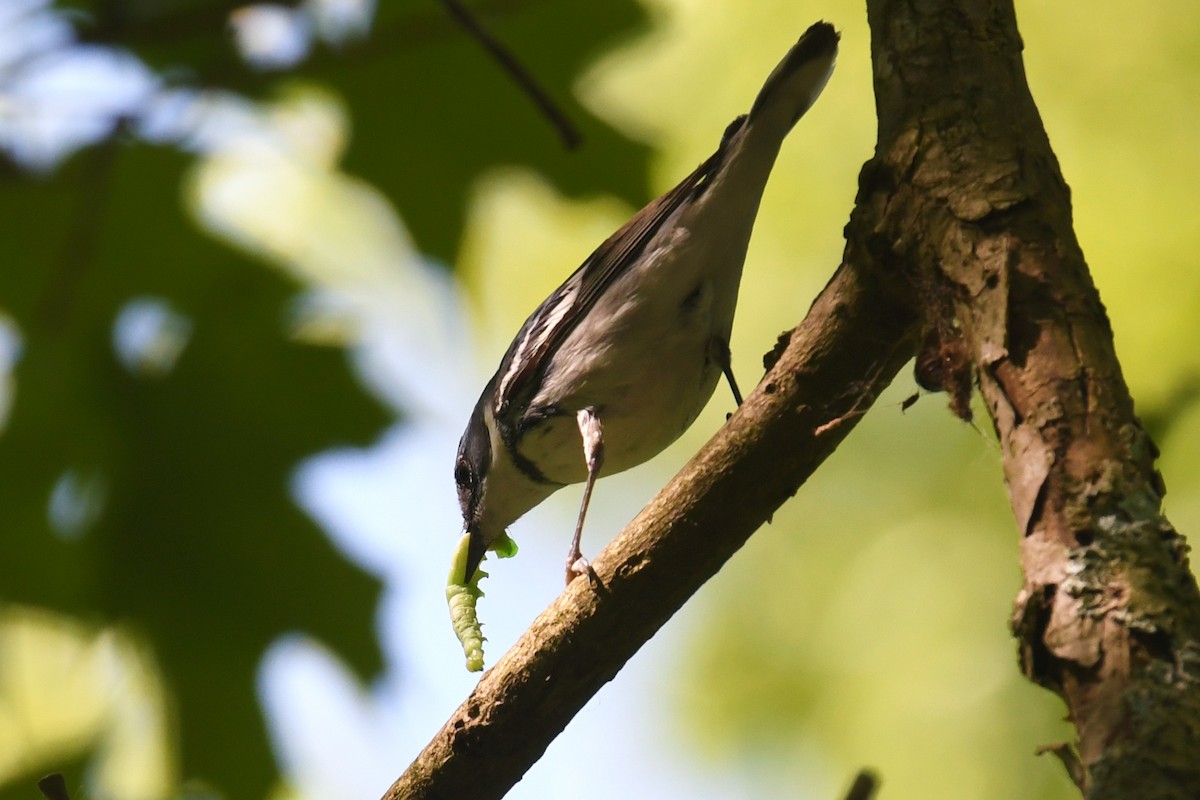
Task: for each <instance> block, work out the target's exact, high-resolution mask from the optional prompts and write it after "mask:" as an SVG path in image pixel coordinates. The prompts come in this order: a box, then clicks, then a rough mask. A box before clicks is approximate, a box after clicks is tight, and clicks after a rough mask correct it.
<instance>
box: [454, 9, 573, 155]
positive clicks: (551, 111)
mask: <svg viewBox="0 0 1200 800" xmlns="http://www.w3.org/2000/svg"><path fill="white" fill-rule="evenodd" d="M442 5H444V6H445V7H446V10H447V11H449V12H450V15H451V16H452V17H454V19H455V21H456V22H458V24H459V25H461V26H462V28H463V30H465V31H466V32H467V33H469V34H471V36H473V37H475V40H476V41H477V42H479V44H481V45H482V46H483V49H485V50H487V51H488V53H489V54H491V56H492V58H494V59H496V63H498V64H499V65H500V66H501V67H502V68H503V69H504V71H505V72H507V73H508V74H509V76H510V77H511V78H512V79H513V80H514V81H516V83H517V86H519V87H521V90H522V91H524V92H525V94H527V95H528V96H529V99H530V100H532V101H533V102H534V105H536V106H537V107H538V110H539V111H541V112H542V114H543V115H544V116H545V117H546V119H548V120H550V124H551V125H553V126H554V128H555V130H557V131H558V135H559V138H561V139H562V143H563V146H564V147H565V148H567V149H568V150H574V149H575V148H576V147H578V146H579V145H580V144H581V143H582V142H583V136H582V135H581V134H580V133H579V129H578V128H576V127H575V125H574V124H573V123H572V122H571V120H570V119H568V118H567V115H566V112H564V111H563V110H562V109H561V108H559V107H558V104H557V103H555V102H554V100H553V99H552V98H551V97H550V95H549V93H548V92H547V91H546V90H545V89H543V88H542V86H541V85H540V84H539V83H538V82H537V80H536V79H535V78H534V77H533V75H532V74H531V73H530V72H529V70H527V69H526V68H525V67H524V65H523V64H521V62H520V61H519V60H518V59H517V57H516V55H515V54H514V53H513V52H512V51H511V50H509V49H508V48H507V47H505V46H504V45H503V44H502V43H501V42H500V40H499V39H497V38H496V37H495V36H493V35H492V34H491V33H490V32H489V31H488V30H487V29H486V28H485V27H483V24H482V23H480V21H479V20H478V19H476V17H475V15H474V14H472V13H471V11H470V10H469V9H467V7H466V6H464V5H463V4H462V3H460V2H458V0H442Z"/></svg>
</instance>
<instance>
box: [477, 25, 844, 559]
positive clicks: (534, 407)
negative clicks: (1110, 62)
mask: <svg viewBox="0 0 1200 800" xmlns="http://www.w3.org/2000/svg"><path fill="white" fill-rule="evenodd" d="M837 43H838V34H837V33H836V31H835V30H834V28H833V26H831V25H829V24H828V23H824V22H819V23H817V24H815V25H813V26H812V27H811V28H809V29H808V31H806V32H805V34H804V35H803V36H802V37H801V38H800V39H799V41H797V43H796V44H795V45H794V46H793V47H792V49H791V50H790V51H789V52H788V54H787V56H785V57H784V59H783V61H782V62H780V64H779V66H777V67H776V68H775V70H774V71H773V72H772V73H771V75H770V76H769V77H768V78H767V80H766V83H765V84H764V85H763V88H762V90H761V91H760V92H759V94H758V97H757V98H756V99H755V101H754V104H753V106H752V107H751V109H750V113H749V114H747V115H744V116H741V117H738V118H737V119H735V120H734V121H733V122H732V123H730V124H729V126H728V127H727V128H726V130H725V134H724V136H723V137H722V139H721V144H720V146H719V147H718V148H717V150H716V152H715V153H714V154H713V155H712V156H710V157H709V158H708V159H707V160H706V161H705V162H704V163H703V164H701V165H700V166H699V167H697V169H696V170H695V171H694V172H693V173H692V174H691V175H689V176H688V177H686V178H685V179H684V180H683V181H682V182H681V183H680V184H679V185H678V186H676V187H675V188H674V189H671V190H670V191H668V192H667V193H666V194H664V195H663V196H662V197H660V198H658V199H657V200H655V201H653V202H652V203H650V204H649V205H647V206H646V207H645V208H644V209H642V210H641V211H640V212H638V213H637V214H636V215H635V216H634V217H633V218H632V219H630V220H629V222H627V223H626V224H625V225H624V226H623V227H622V228H621V229H620V230H618V231H617V232H616V233H614V234H613V235H612V236H610V237H609V238H608V240H607V241H605V242H604V243H603V244H601V245H600V246H599V247H598V248H597V249H596V251H595V252H593V253H592V254H591V255H590V256H589V257H588V258H587V260H586V261H584V262H583V265H582V266H580V267H579V269H577V270H576V271H575V272H574V273H573V274H572V275H571V276H570V277H569V278H567V280H566V281H565V282H564V283H563V284H562V285H561V286H560V287H558V289H556V290H555V291H554V292H553V293H552V294H551V295H550V296H549V297H547V298H546V300H545V301H543V302H542V304H541V305H540V306H538V308H537V309H536V310H535V311H534V312H533V314H532V315H530V317H529V319H527V320H526V321H525V324H524V325H522V326H521V329H520V331H519V332H518V333H517V336H516V338H515V339H514V340H513V342H512V344H511V345H510V346H509V348H508V351H507V352H506V353H505V355H504V358H503V359H502V360H501V362H500V366H499V368H498V369H497V370H496V374H495V375H494V376H493V377H492V379H491V381H490V382H489V383H488V385H487V386H486V387H485V388H484V390H483V393H482V394H481V396H480V398H479V402H478V403H477V404H476V406H475V409H474V412H473V413H472V415H471V419H470V421H469V423H468V425H467V429H466V432H465V433H464V434H463V437H462V440H461V442H460V444H459V450H458V457H457V459H456V462H455V470H454V476H455V481H456V483H457V485H458V494H459V502H460V505H461V507H462V512H463V520H464V525H465V527H466V531H467V534H468V535H469V537H470V546H469V549H468V557H467V570H466V577H467V579H469V578H470V577H471V576H472V575H473V574H474V572H475V570H476V568H477V567H478V566H479V562H480V560H481V559H482V558H483V555H484V553H485V552H486V550H487V548H488V547H489V546H490V545H491V544H492V543H493V542H494V541H495V540H496V539H498V538H499V537H500V536H501V534H503V533H504V531H505V529H506V528H507V527H508V526H509V525H510V524H511V523H513V522H515V521H516V520H517V519H518V518H519V517H521V516H522V515H523V514H525V512H527V511H529V510H530V509H532V508H533V507H535V506H537V505H538V504H539V503H541V502H542V501H543V500H545V499H546V498H547V497H549V496H550V495H551V494H553V493H554V492H555V491H557V490H558V489H560V488H562V487H563V486H566V485H568V484H572V483H580V482H582V481H584V480H585V479H587V478H588V466H587V464H586V463H585V460H584V457H583V452H584V450H583V445H582V443H581V430H582V429H583V427H584V416H589V417H590V419H591V423H592V425H593V426H594V434H595V435H599V431H600V429H601V428H602V431H603V434H602V436H603V467H602V472H603V474H605V475H611V474H615V473H617V472H621V471H623V470H625V469H628V468H630V467H634V466H637V465H638V464H641V463H642V462H644V461H647V460H649V459H650V458H652V457H653V456H655V455H657V454H658V453H659V452H661V451H662V450H663V449H664V448H666V447H667V445H669V444H671V443H672V442H674V441H675V440H676V439H677V438H678V437H679V436H680V435H681V434H682V433H683V432H684V430H686V429H687V428H688V426H689V425H691V423H692V422H693V421H694V420H695V419H696V417H697V415H699V413H700V411H701V410H702V409H703V408H704V406H705V404H707V402H708V400H709V398H710V397H711V396H712V393H713V390H714V389H715V387H716V384H717V382H718V381H719V380H720V377H721V374H722V372H723V371H727V369H728V347H729V335H730V332H731V330H732V327H733V317H734V309H735V307H736V305H737V296H738V286H739V284H740V282H741V275H742V265H743V262H744V260H745V256H746V248H747V245H748V243H749V240H750V233H751V230H752V228H753V226H754V219H755V216H756V215H757V213H758V205H759V200H760V198H761V196H762V191H763V187H764V186H765V185H766V182H767V178H768V176H769V175H770V172H771V168H772V167H773V166H774V163H775V158H776V156H777V154H778V152H779V148H780V145H781V144H782V142H783V139H784V137H786V136H787V134H788V132H789V131H790V130H791V129H792V127H793V125H795V123H796V122H797V121H798V120H799V119H800V117H801V116H802V115H803V114H804V112H805V111H807V110H808V108H809V107H810V106H811V105H812V103H813V102H814V101H815V100H816V98H817V96H818V95H819V94H820V93H821V90H822V89H823V88H824V86H825V83H826V81H827V80H828V78H829V75H830V73H831V71H832V69H833V64H834V60H835V57H836V55H837ZM735 395H736V388H735ZM580 412H583V416H579V417H578V419H577V415H580ZM593 478H594V476H593ZM590 485H591V482H589V484H588V486H589V488H590ZM585 507H586V504H585ZM582 517H583V512H582V510H581V515H580V524H581V525H582Z"/></svg>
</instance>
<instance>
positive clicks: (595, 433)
mask: <svg viewBox="0 0 1200 800" xmlns="http://www.w3.org/2000/svg"><path fill="white" fill-rule="evenodd" d="M575 421H576V422H578V423H579V434H580V435H581V436H582V437H583V460H584V463H586V464H587V483H585V484H584V485H583V501H582V502H581V503H580V504H579V521H578V522H576V523H575V536H574V537H573V538H572V539H571V549H570V550H569V551H568V552H567V583H568V584H570V583H571V581H573V580H575V579H576V578H577V577H579V576H580V575H591V574H592V565H591V564H589V563H588V560H587V559H586V558H584V557H583V553H582V552H580V550H579V539H580V537H581V536H583V519H584V517H586V516H587V510H588V503H589V502H591V499H592V487H593V486H595V485H596V478H597V477H598V476H599V474H600V465H601V464H603V463H604V431H603V430H602V429H601V427H600V418H599V417H597V416H596V413H595V410H594V409H591V408H583V409H580V410H579V413H577V414H576V415H575Z"/></svg>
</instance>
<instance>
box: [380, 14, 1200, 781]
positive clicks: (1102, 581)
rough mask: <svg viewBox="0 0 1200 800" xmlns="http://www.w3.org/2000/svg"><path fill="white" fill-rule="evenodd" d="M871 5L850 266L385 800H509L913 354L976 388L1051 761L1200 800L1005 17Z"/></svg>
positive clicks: (946, 386) (1045, 163) (1184, 648)
mask: <svg viewBox="0 0 1200 800" xmlns="http://www.w3.org/2000/svg"><path fill="white" fill-rule="evenodd" d="M867 7H868V18H869V21H870V25H871V31H872V42H873V45H872V56H873V62H874V73H875V94H876V102H877V109H878V115H879V139H878V145H877V149H876V153H875V156H874V158H872V159H871V161H869V162H868V163H867V164H866V166H865V167H864V168H863V171H862V174H861V176H860V188H859V196H858V200H857V203H856V207H855V209H854V211H853V213H852V214H851V219H850V224H849V225H848V226H847V229H846V234H847V244H846V250H845V256H844V260H843V263H842V265H841V266H840V267H839V269H838V271H837V273H836V274H835V275H834V277H833V279H832V280H831V281H830V283H829V285H828V286H827V287H826V288H825V290H824V291H823V292H822V293H821V295H820V297H818V299H817V301H816V302H815V303H814V304H813V307H812V309H811V311H810V312H809V315H808V317H807V318H806V319H805V321H804V322H803V323H801V325H800V326H799V327H797V329H796V330H795V331H793V332H792V334H791V336H790V339H789V340H788V341H787V343H786V347H782V348H781V349H780V353H779V357H778V360H777V362H776V363H775V364H774V366H773V368H772V369H771V370H770V371H769V372H768V374H767V375H766V376H765V377H764V378H763V380H762V382H761V383H760V384H759V386H758V388H757V389H756V391H755V392H754V393H753V394H752V395H751V396H750V397H748V398H747V400H746V403H745V404H744V405H743V407H742V408H741V409H740V410H739V411H738V413H737V414H735V415H734V416H733V418H732V419H731V420H730V421H729V423H728V424H727V425H726V426H725V427H724V428H723V429H722V430H721V431H720V432H719V433H718V435H717V436H716V437H715V438H714V439H713V441H711V442H710V443H709V444H708V445H706V446H705V448H704V449H703V450H702V451H701V452H700V453H699V454H697V456H696V457H695V458H694V459H692V461H691V462H690V463H689V464H688V465H687V467H685V468H684V470H683V472H682V473H681V474H680V475H679V476H678V477H676V478H675V480H673V481H672V482H671V484H670V485H669V486H668V487H667V488H666V489H664V490H663V492H662V493H661V494H660V495H659V497H658V498H656V499H655V501H654V502H653V503H651V505H650V506H648V507H647V508H646V509H645V510H644V511H643V512H642V513H641V514H640V515H639V516H638V518H637V519H635V520H634V521H633V522H632V523H631V524H630V526H629V527H628V528H627V529H626V530H625V531H624V532H623V533H622V534H621V535H620V536H618V537H617V539H615V540H614V541H613V542H612V544H610V545H609V546H608V547H607V548H606V549H605V550H604V551H603V552H602V553H601V554H600V555H599V556H597V558H596V559H595V560H594V562H593V566H594V567H595V569H596V571H597V573H598V575H599V578H600V583H599V585H595V586H594V585H589V583H588V582H587V581H584V580H577V581H575V582H574V583H573V584H572V585H571V586H570V588H569V589H568V590H567V591H566V592H565V593H564V594H563V595H562V597H560V598H559V599H558V600H557V601H556V602H555V603H554V604H553V605H552V606H551V607H550V608H549V609H547V611H546V612H544V613H543V614H542V615H541V616H540V617H539V618H538V619H537V620H536V621H535V622H534V624H533V626H532V627H531V628H530V630H529V631H527V632H526V634H525V635H524V636H523V637H522V638H521V640H520V641H519V642H518V643H517V645H516V646H515V647H514V648H513V650H512V651H510V652H509V653H508V654H507V655H506V656H504V658H503V659H501V661H500V662H499V663H498V664H497V665H496V666H495V667H494V668H493V669H492V670H491V671H489V672H488V673H487V674H485V675H484V677H483V679H482V680H481V682H480V684H479V686H478V687H477V688H476V690H475V691H474V692H473V693H472V694H471V696H470V697H469V698H468V699H467V701H466V702H465V703H464V704H463V705H462V707H461V708H459V710H458V711H457V712H456V714H455V715H454V717H452V718H451V719H450V720H449V721H448V722H447V723H446V725H445V726H444V727H443V728H442V730H441V731H440V732H439V733H438V734H437V736H436V737H435V738H434V740H433V741H432V742H431V743H430V744H429V746H428V747H427V748H426V750H425V751H424V752H423V753H422V754H421V755H420V756H419V757H418V759H417V760H416V761H415V762H414V763H413V765H412V766H411V767H410V768H409V770H408V771H407V772H406V773H405V774H404V775H403V776H401V778H400V779H399V780H398V781H397V782H396V784H395V785H394V786H393V787H392V788H391V790H390V791H389V792H388V794H387V795H386V797H387V798H451V797H464V796H470V797H479V798H486V797H500V796H502V795H503V794H504V793H505V792H507V790H508V789H509V788H510V787H511V786H512V785H513V784H514V783H515V782H516V781H517V780H519V779H520V777H521V775H523V774H524V772H525V770H527V769H528V768H529V766H530V765H531V764H532V763H533V762H534V761H535V760H536V759H537V758H538V757H539V756H540V755H541V753H542V752H543V751H544V750H545V748H546V746H547V745H548V744H549V742H550V741H551V740H552V739H553V737H554V736H555V735H557V733H558V732H559V731H560V730H562V728H563V727H564V726H565V725H566V724H567V722H568V721H569V720H570V719H571V718H572V717H573V716H574V714H575V713H576V712H577V711H578V710H579V708H581V707H582V706H583V704H584V703H585V702H587V700H588V699H589V698H590V697H591V696H592V694H594V693H595V692H596V691H597V690H598V689H599V688H600V687H601V686H602V685H603V684H604V683H605V682H607V681H608V680H610V679H611V678H612V677H613V676H614V675H615V674H616V672H617V671H618V670H619V669H620V668H621V666H622V665H623V664H624V663H625V661H626V660H628V658H629V657H630V656H632V654H633V653H634V652H636V650H637V649H638V648H639V647H640V646H641V644H642V643H643V642H645V641H646V640H647V639H648V638H649V637H650V636H652V635H653V634H654V632H655V631H656V630H658V628H659V627H660V626H661V625H662V624H663V623H664V622H665V621H666V620H667V619H668V618H669V617H670V616H671V615H672V614H673V613H674V612H675V611H676V610H677V609H678V608H679V607H680V606H681V605H682V604H683V602H684V601H686V600H687V598H688V597H690V596H691V594H692V593H693V592H694V591H695V590H696V589H697V588H699V586H700V585H701V584H702V583H703V582H704V581H705V580H707V579H708V578H709V577H710V576H711V575H713V574H715V572H716V571H717V570H718V569H719V568H720V567H721V565H722V564H723V563H724V562H725V561H726V560H727V559H728V558H729V557H730V556H732V554H733V553H734V552H735V551H736V550H737V549H738V548H739V547H740V546H741V545H742V544H743V543H744V542H745V540H746V539H747V538H748V537H749V536H750V534H751V533H753V531H754V530H755V529H757V528H758V526H759V525H761V524H762V522H763V521H765V520H766V519H768V518H769V517H770V515H771V514H772V513H773V512H774V511H775V509H776V508H778V507H779V506H780V505H781V504H782V503H783V502H784V501H786V499H787V498H788V497H789V496H791V494H793V493H794V492H795V491H796V489H797V488H798V487H799V486H800V484H801V483H802V482H803V481H804V480H805V479H806V478H807V477H808V475H810V474H811V473H812V472H813V471H814V470H815V469H816V468H817V466H819V464H820V463H821V461H822V460H823V459H824V458H825V457H826V456H827V455H828V454H829V453H831V452H832V451H833V449H834V448H835V447H836V446H837V444H838V443H839V442H840V441H841V439H842V438H844V436H845V435H846V434H847V433H848V432H849V430H850V429H851V428H852V427H853V426H854V424H855V423H856V421H857V420H858V419H859V417H860V416H861V415H862V414H863V413H864V412H865V411H866V410H867V408H868V407H869V406H870V405H871V403H872V401H873V400H874V398H875V397H876V396H877V395H878V393H879V391H881V389H882V388H883V387H884V386H885V385H886V383H887V382H888V381H890V380H891V378H892V376H894V374H895V373H896V372H897V371H898V370H899V368H900V367H901V366H902V365H903V363H904V362H905V361H906V360H907V359H908V358H909V357H911V356H912V355H913V354H916V355H917V376H918V379H919V380H920V381H921V382H922V384H923V385H926V386H927V387H930V388H937V389H943V390H945V391H946V392H947V393H948V394H949V397H950V406H951V409H952V410H953V411H954V412H955V413H956V414H957V415H958V416H960V417H969V415H970V413H971V409H970V397H971V393H972V389H973V386H975V385H978V387H979V389H980V390H981V392H982V395H983V398H984V401H985V404H986V407H987V410H988V413H989V414H990V415H991V417H992V421H993V424H994V426H995V429H996V432H997V435H998V437H999V439H1000V444H1001V448H1002V453H1003V458H1004V468H1005V476H1006V480H1007V484H1008V488H1009V495H1010V498H1011V501H1012V507H1013V512H1014V514H1015V516H1016V519H1017V525H1018V529H1019V531H1020V533H1021V536H1022V565H1023V568H1024V571H1025V586H1024V588H1023V590H1022V591H1021V594H1020V596H1019V598H1018V600H1017V604H1016V610H1015V612H1014V615H1013V630H1014V632H1015V633H1016V635H1017V637H1018V639H1019V641H1020V650H1021V664H1022V667H1023V669H1024V670H1025V672H1026V674H1027V675H1028V676H1029V677H1030V678H1031V679H1032V680H1034V681H1036V682H1037V683H1039V684H1041V685H1043V686H1046V687H1048V688H1050V689H1051V690H1053V691H1055V692H1056V693H1058V694H1059V695H1060V696H1061V697H1062V698H1063V699H1064V701H1065V702H1066V703H1067V706H1068V708H1069V711H1070V715H1071V719H1072V720H1073V721H1074V722H1075V724H1076V727H1077V729H1078V743H1077V749H1075V750H1072V749H1071V748H1069V747H1065V746H1064V747H1059V748H1056V752H1057V753H1058V754H1059V755H1060V757H1062V758H1063V760H1064V763H1065V764H1066V765H1067V766H1068V768H1069V769H1070V771H1071V774H1072V777H1073V778H1074V779H1075V781H1076V783H1077V785H1079V786H1080V789H1081V791H1082V793H1083V794H1084V795H1085V796H1086V797H1088V798H1091V799H1093V800H1108V799H1109V798H1132V797H1137V798H1164V799H1165V798H1179V800H1185V799H1186V800H1194V799H1195V798H1197V797H1200V691H1198V689H1197V686H1198V684H1197V681H1198V679H1200V593H1198V592H1197V588H1196V583H1195V580H1194V579H1193V577H1192V575H1191V573H1190V572H1189V570H1188V565H1187V560H1186V546H1185V544H1184V542H1183V539H1182V538H1181V537H1180V536H1179V535H1178V534H1176V533H1175V531H1174V530H1173V529H1172V528H1171V526H1170V525H1169V523H1167V521H1166V519H1165V518H1164V517H1163V516H1162V514H1161V512H1160V500H1161V497H1162V494H1163V486H1162V481H1161V479H1160V478H1159V475H1158V473H1157V472H1156V471H1155V469H1154V463H1153V461H1154V457H1155V455H1156V452H1155V449H1154V445H1153V443H1152V442H1151V441H1150V440H1149V438H1148V437H1147V436H1146V434H1145V432H1144V431H1143V430H1142V428H1141V426H1140V425H1139V423H1138V420H1137V418H1136V417H1135V416H1134V414H1133V402H1132V400H1131V399H1130V397H1129V393H1128V390H1127V388H1126V386H1125V384H1124V381H1123V379H1122V376H1121V370H1120V366H1119V365H1118V363H1117V360H1116V355H1115V353H1114V350H1113V344H1112V333H1111V330H1110V328H1109V324H1108V320H1107V317H1106V315H1105V312H1104V308H1103V306H1102V305H1101V303H1100V299H1099V296H1098V295H1097V293H1096V289H1095V287H1094V286H1093V285H1092V282H1091V278H1090V276H1089V275H1088V272H1087V266H1086V264H1085V263H1084V259H1083V254H1082V252H1081V251H1080V249H1079V245H1078V242H1077V241H1076V240H1075V235H1074V232H1073V230H1072V222H1071V207H1070V198H1069V192H1068V189H1067V186H1066V184H1065V182H1064V181H1063V178H1062V175H1061V174H1060V172H1059V168H1058V164H1057V161H1056V160H1055V157H1054V154H1053V152H1052V151H1051V149H1050V144H1049V142H1048V140H1047V138H1046V134H1045V131H1044V129H1043V127H1042V123H1041V119H1040V117H1039V116H1038V112H1037V109H1036V107H1035V106H1034V103H1033V100H1032V98H1031V96H1030V93H1029V88H1028V86H1027V84H1026V81H1025V75H1024V70H1023V67H1022V62H1021V41H1020V37H1019V35H1018V33H1017V27H1016V19H1015V15H1014V12H1013V7H1012V3H1011V0H909V2H905V3H898V2H892V1H891V0H868V2H867ZM1081 13H1085V12H1083V11H1081ZM881 341H884V342H894V343H895V345H894V346H893V347H892V348H891V349H890V350H888V351H886V352H880V350H879V345H878V343H879V342H881ZM734 498H736V502H733V499H734ZM977 568H981V569H986V568H988V565H980V566H978V567H977ZM1033 744H1034V743H1030V745H1031V749H1032V746H1033ZM885 779H886V776H885Z"/></svg>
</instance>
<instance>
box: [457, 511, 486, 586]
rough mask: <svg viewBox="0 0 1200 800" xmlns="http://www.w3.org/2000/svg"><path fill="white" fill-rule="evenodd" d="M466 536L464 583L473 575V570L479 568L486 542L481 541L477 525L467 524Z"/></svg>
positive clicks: (481, 535) (480, 533)
mask: <svg viewBox="0 0 1200 800" xmlns="http://www.w3.org/2000/svg"><path fill="white" fill-rule="evenodd" d="M467 536H468V543H467V571H466V575H465V577H464V578H463V582H464V583H469V582H470V581H471V578H473V577H475V570H477V569H479V564H480V562H482V561H483V556H484V554H485V553H486V552H487V543H486V542H484V541H483V533H482V532H481V531H480V530H479V526H478V525H469V526H468V527H467Z"/></svg>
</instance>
